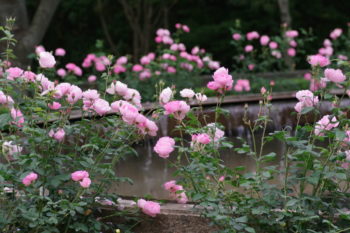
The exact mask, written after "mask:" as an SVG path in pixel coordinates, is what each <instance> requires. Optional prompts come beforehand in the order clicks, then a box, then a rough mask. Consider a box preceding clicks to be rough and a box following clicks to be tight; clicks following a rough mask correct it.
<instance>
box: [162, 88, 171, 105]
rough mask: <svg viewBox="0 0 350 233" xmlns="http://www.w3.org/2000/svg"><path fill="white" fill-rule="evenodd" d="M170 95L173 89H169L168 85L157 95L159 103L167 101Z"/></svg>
mask: <svg viewBox="0 0 350 233" xmlns="http://www.w3.org/2000/svg"><path fill="white" fill-rule="evenodd" d="M172 96H173V91H172V90H171V89H170V87H167V88H165V89H163V90H162V92H161V93H160V95H159V103H160V104H161V105H164V104H166V103H168V102H169V101H170V99H171V97H172Z"/></svg>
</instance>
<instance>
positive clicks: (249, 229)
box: [244, 227, 255, 233]
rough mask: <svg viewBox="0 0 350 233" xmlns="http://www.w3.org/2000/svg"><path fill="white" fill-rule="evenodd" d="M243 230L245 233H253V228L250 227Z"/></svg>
mask: <svg viewBox="0 0 350 233" xmlns="http://www.w3.org/2000/svg"><path fill="white" fill-rule="evenodd" d="M244 230H245V231H247V232H250V233H255V230H254V228H251V227H246V228H244Z"/></svg>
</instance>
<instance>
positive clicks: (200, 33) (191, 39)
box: [26, 0, 350, 66]
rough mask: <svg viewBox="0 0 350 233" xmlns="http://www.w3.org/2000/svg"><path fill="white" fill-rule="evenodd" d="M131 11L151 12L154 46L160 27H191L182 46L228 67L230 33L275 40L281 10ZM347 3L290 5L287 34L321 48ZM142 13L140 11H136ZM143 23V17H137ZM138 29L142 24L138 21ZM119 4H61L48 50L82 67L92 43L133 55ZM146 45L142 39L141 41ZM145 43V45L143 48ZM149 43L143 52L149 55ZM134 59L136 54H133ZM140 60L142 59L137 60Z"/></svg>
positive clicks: (181, 3)
mask: <svg viewBox="0 0 350 233" xmlns="http://www.w3.org/2000/svg"><path fill="white" fill-rule="evenodd" d="M125 2H126V3H127V4H129V5H130V6H131V7H134V9H136V7H137V6H136V5H137V4H138V2H144V4H145V5H147V4H148V5H151V6H152V16H151V17H152V19H151V23H152V26H151V27H150V28H149V31H150V32H149V33H148V35H149V36H148V37H149V38H148V39H147V40H153V38H154V32H155V30H156V29H157V28H159V27H165V28H169V29H170V30H174V24H175V23H178V22H180V23H184V24H187V25H189V26H190V28H191V33H190V34H186V35H184V36H183V38H182V40H183V41H184V43H185V44H186V45H188V46H190V47H191V46H195V45H199V46H201V47H203V48H205V49H207V50H208V51H210V52H211V53H212V54H213V57H214V58H215V59H217V60H219V61H221V62H222V64H223V65H226V66H230V64H231V61H232V56H233V54H232V51H230V49H229V48H230V46H229V42H230V40H231V33H230V30H229V28H230V27H233V26H234V25H235V21H236V20H237V19H240V21H241V25H242V29H243V31H246V32H248V31H251V30H256V31H258V32H260V33H261V34H268V35H271V34H278V33H279V30H280V24H281V20H280V10H279V7H278V1H277V0H219V1H218V0H148V1H147V0H145V1H141V0H128V1H125ZM39 4H40V1H39V0H27V1H26V5H27V9H28V17H29V18H32V17H33V16H34V14H35V12H36V10H37V7H38V5H39ZM348 9H350V1H346V0H337V1H334V0H318V1H305V0H289V10H290V15H291V18H292V28H296V29H298V28H304V29H307V30H308V29H310V30H311V29H312V31H313V34H314V35H315V36H316V37H317V38H318V39H316V41H315V43H313V44H312V45H310V46H314V47H311V48H310V50H313V49H314V50H315V51H317V49H318V48H319V47H320V45H321V43H322V40H323V38H325V37H326V36H327V35H328V34H329V32H330V31H331V30H332V29H333V28H335V27H342V28H346V23H347V22H348V21H349V19H348V18H349V14H348ZM140 10H141V15H142V12H143V13H145V12H147V10H146V9H145V7H143V8H141V9H140ZM141 18H143V16H141ZM137 23H138V24H140V25H139V26H140V28H141V29H142V28H143V27H147V25H146V24H147V22H145V20H143V19H140V20H139V21H138V22H137ZM132 26H133V25H131V23H130V21H129V20H128V18H127V15H126V10H125V6H123V4H122V1H121V0H64V1H61V2H60V3H59V5H58V7H57V9H56V12H55V14H54V16H53V18H52V21H51V24H50V25H49V27H48V30H47V32H46V34H45V36H44V38H43V41H42V44H44V45H45V46H46V47H47V48H48V49H54V48H57V47H63V48H65V49H66V50H67V51H69V52H68V54H67V56H66V57H65V59H66V60H67V61H75V62H81V59H82V58H83V57H84V56H85V54H86V53H88V52H92V51H96V46H95V44H96V40H97V39H100V40H102V41H103V42H104V50H105V51H107V52H110V53H113V54H116V55H123V54H134V51H133V36H134V34H133V29H132ZM144 39H146V38H144ZM143 43H144V42H143ZM152 45H153V46H154V43H152V42H151V43H150V46H149V48H148V49H147V50H152V49H153V47H152ZM134 55H135V54H134ZM136 55H137V56H140V55H141V54H136Z"/></svg>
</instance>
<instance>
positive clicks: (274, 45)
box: [269, 41, 278, 49]
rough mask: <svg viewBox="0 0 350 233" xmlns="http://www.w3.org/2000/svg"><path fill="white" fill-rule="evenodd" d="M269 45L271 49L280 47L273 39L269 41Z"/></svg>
mask: <svg viewBox="0 0 350 233" xmlns="http://www.w3.org/2000/svg"><path fill="white" fill-rule="evenodd" d="M269 47H270V49H277V48H278V44H277V42H275V41H271V42H270V43H269Z"/></svg>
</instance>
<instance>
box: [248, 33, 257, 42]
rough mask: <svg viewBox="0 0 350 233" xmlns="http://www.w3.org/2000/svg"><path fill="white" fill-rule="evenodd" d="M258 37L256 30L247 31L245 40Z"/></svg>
mask: <svg viewBox="0 0 350 233" xmlns="http://www.w3.org/2000/svg"><path fill="white" fill-rule="evenodd" d="M258 38H259V33H258V32H256V31H252V32H248V33H247V40H253V39H258Z"/></svg>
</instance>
